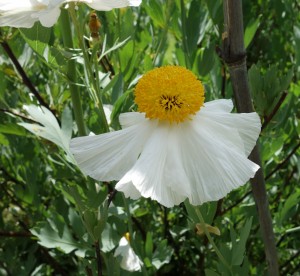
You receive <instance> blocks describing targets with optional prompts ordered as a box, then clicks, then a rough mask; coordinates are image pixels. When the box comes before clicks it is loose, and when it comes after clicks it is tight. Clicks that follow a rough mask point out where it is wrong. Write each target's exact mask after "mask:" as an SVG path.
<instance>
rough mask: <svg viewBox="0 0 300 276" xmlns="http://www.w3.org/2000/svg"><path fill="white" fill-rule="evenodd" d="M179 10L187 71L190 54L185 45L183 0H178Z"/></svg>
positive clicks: (189, 65)
mask: <svg viewBox="0 0 300 276" xmlns="http://www.w3.org/2000/svg"><path fill="white" fill-rule="evenodd" d="M180 9H181V25H182V26H181V27H182V42H183V49H184V57H185V66H186V67H187V68H188V69H191V61H190V53H189V47H188V44H187V34H186V11H185V6H184V0H180Z"/></svg>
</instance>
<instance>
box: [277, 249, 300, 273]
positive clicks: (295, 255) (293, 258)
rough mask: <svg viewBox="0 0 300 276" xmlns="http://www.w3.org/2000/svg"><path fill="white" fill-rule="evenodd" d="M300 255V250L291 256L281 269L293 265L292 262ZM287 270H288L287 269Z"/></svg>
mask: <svg viewBox="0 0 300 276" xmlns="http://www.w3.org/2000/svg"><path fill="white" fill-rule="evenodd" d="M299 256H300V251H298V252H297V253H296V254H294V255H293V256H292V257H291V258H289V259H288V260H287V261H285V262H284V263H283V264H282V265H281V266H280V270H283V269H284V268H285V267H289V266H290V265H291V262H292V261H293V260H295V259H296V258H297V257H299ZM285 272H287V271H286V270H285Z"/></svg>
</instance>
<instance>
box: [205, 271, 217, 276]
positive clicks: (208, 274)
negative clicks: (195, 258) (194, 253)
mask: <svg viewBox="0 0 300 276" xmlns="http://www.w3.org/2000/svg"><path fill="white" fill-rule="evenodd" d="M205 276H220V274H218V273H217V272H215V271H213V270H210V269H205Z"/></svg>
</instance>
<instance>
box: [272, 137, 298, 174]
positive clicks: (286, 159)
mask: <svg viewBox="0 0 300 276" xmlns="http://www.w3.org/2000/svg"><path fill="white" fill-rule="evenodd" d="M299 147H300V142H299V143H298V145H296V147H295V148H294V149H293V150H292V151H291V152H290V154H289V155H288V156H287V157H286V158H285V159H284V160H283V161H282V162H280V163H279V164H278V165H277V166H276V167H275V168H274V169H273V170H272V171H271V172H270V173H269V174H268V175H267V176H266V180H267V179H269V178H270V177H271V176H272V175H273V174H274V173H276V172H277V171H278V170H280V169H281V168H282V167H283V166H284V165H285V163H286V162H287V161H288V160H289V159H290V158H291V157H292V156H293V155H294V154H295V153H296V151H297V150H298V148H299Z"/></svg>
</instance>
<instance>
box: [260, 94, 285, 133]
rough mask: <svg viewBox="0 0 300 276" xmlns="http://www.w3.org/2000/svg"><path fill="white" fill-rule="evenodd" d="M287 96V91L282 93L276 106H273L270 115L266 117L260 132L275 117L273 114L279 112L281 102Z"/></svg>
mask: <svg viewBox="0 0 300 276" xmlns="http://www.w3.org/2000/svg"><path fill="white" fill-rule="evenodd" d="M287 95H288V92H287V91H283V93H282V95H281V97H280V98H279V100H278V102H277V104H276V105H275V107H274V109H273V110H272V112H271V113H270V115H269V116H267V118H266V119H265V121H264V123H263V125H262V127H261V130H262V131H263V130H264V128H265V127H266V126H267V125H268V124H269V123H270V122H271V120H272V119H273V117H274V116H275V114H276V113H277V111H278V110H279V108H280V106H281V105H282V103H283V101H284V100H285V98H286V96H287Z"/></svg>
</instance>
